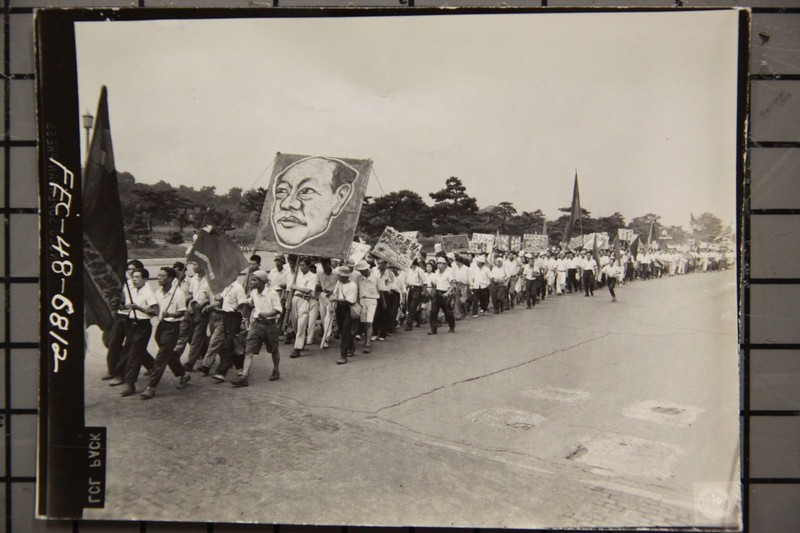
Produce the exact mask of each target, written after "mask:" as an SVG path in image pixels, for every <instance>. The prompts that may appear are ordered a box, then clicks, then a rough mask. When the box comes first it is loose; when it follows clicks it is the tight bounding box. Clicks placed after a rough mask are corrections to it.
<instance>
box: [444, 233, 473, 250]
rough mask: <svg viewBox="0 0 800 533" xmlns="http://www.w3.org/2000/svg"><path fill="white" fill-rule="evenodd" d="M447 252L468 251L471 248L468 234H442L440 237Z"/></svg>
mask: <svg viewBox="0 0 800 533" xmlns="http://www.w3.org/2000/svg"><path fill="white" fill-rule="evenodd" d="M439 240H440V241H441V243H442V249H443V250H444V251H445V252H466V251H468V250H469V237H468V236H467V235H442V236H441V237H439Z"/></svg>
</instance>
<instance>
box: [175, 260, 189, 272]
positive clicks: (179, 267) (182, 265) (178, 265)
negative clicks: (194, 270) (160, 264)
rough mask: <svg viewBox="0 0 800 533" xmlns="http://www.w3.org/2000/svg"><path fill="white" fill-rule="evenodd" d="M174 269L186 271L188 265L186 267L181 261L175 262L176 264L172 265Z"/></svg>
mask: <svg viewBox="0 0 800 533" xmlns="http://www.w3.org/2000/svg"><path fill="white" fill-rule="evenodd" d="M172 268H174V269H175V270H186V265H184V264H183V263H182V262H180V261H175V262H174V263H172Z"/></svg>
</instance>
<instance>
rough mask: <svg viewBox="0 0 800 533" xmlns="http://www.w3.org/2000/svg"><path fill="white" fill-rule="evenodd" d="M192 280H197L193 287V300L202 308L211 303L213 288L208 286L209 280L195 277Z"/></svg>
mask: <svg viewBox="0 0 800 533" xmlns="http://www.w3.org/2000/svg"><path fill="white" fill-rule="evenodd" d="M192 279H193V280H195V281H194V285H193V286H192V300H194V301H195V302H197V303H198V304H199V305H200V306H201V307H202V306H203V305H205V304H207V303H208V302H210V301H211V287H210V286H209V285H208V278H207V277H205V276H203V277H202V278H198V276H195V277H194V278H192Z"/></svg>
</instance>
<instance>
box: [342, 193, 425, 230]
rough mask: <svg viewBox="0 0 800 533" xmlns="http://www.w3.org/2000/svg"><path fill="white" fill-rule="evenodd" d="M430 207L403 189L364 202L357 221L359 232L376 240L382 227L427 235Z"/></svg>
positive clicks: (417, 195)
mask: <svg viewBox="0 0 800 533" xmlns="http://www.w3.org/2000/svg"><path fill="white" fill-rule="evenodd" d="M430 209H431V208H430V207H428V206H427V205H426V204H425V201H424V200H423V199H422V197H421V196H420V195H419V194H417V193H415V192H414V191H409V190H407V189H404V190H401V191H397V192H390V193H389V194H386V195H383V196H379V197H377V198H371V197H368V198H365V201H364V204H363V205H362V207H361V216H360V217H359V220H358V228H357V230H358V231H359V232H363V233H364V234H366V235H368V236H370V237H373V238H377V237H379V236H380V234H381V233H382V232H383V229H384V228H385V227H386V226H392V227H393V228H395V229H396V230H398V231H420V232H422V233H423V234H425V235H427V234H430V233H431V229H432V227H433V226H432V224H431V216H430Z"/></svg>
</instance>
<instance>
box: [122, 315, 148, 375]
mask: <svg viewBox="0 0 800 533" xmlns="http://www.w3.org/2000/svg"><path fill="white" fill-rule="evenodd" d="M152 332H153V325H152V324H151V323H150V321H149V320H144V319H143V320H133V319H128V320H126V321H125V347H124V348H123V350H124V352H125V359H126V363H125V383H127V384H128V385H130V386H133V385H134V384H135V383H136V380H137V379H139V370H140V369H141V367H142V364H143V363H144V361H145V359H146V358H148V357H149V358H150V359H152V357H151V356H150V354H148V353H147V343H148V342H150V334H151V333H152Z"/></svg>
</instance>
